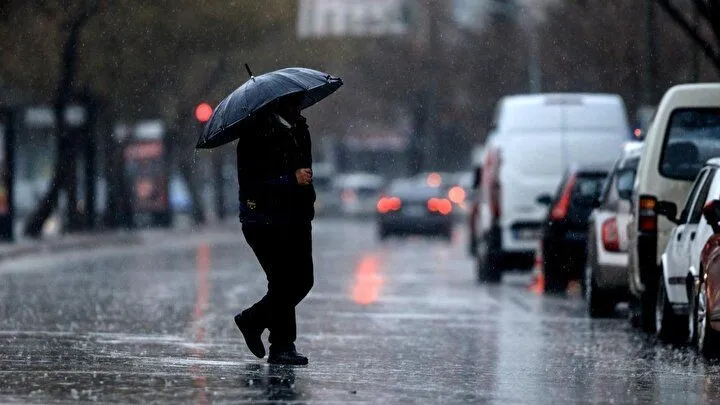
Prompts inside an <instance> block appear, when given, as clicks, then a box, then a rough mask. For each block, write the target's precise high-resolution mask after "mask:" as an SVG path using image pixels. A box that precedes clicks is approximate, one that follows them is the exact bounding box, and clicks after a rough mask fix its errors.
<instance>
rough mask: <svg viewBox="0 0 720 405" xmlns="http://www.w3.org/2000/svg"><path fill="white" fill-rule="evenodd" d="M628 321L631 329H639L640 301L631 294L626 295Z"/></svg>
mask: <svg viewBox="0 0 720 405" xmlns="http://www.w3.org/2000/svg"><path fill="white" fill-rule="evenodd" d="M628 321H630V326H632V327H633V328H639V327H640V325H641V323H642V322H641V319H640V300H639V299H638V297H636V296H635V295H634V294H633V293H632V292H631V293H629V295H628Z"/></svg>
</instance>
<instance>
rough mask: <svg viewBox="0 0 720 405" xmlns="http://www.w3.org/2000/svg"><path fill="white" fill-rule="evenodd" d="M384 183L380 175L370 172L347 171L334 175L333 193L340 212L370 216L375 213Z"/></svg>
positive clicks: (349, 214)
mask: <svg viewBox="0 0 720 405" xmlns="http://www.w3.org/2000/svg"><path fill="white" fill-rule="evenodd" d="M384 185H385V179H383V177H382V176H379V175H376V174H371V173H362V172H357V173H348V174H343V175H339V176H337V177H335V178H334V179H333V182H332V189H333V194H335V197H336V198H337V199H338V203H337V205H338V208H339V211H340V214H342V215H348V216H360V217H362V216H371V215H372V214H373V213H375V205H376V203H377V198H378V195H379V194H380V191H381V190H382V187H383V186H384Z"/></svg>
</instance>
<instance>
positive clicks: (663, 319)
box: [655, 272, 689, 343]
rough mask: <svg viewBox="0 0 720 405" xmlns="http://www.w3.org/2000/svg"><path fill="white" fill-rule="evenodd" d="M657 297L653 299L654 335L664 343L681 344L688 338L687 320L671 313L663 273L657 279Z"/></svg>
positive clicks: (673, 312)
mask: <svg viewBox="0 0 720 405" xmlns="http://www.w3.org/2000/svg"><path fill="white" fill-rule="evenodd" d="M657 285H658V289H657V291H658V292H657V296H656V299H655V334H656V335H657V337H658V339H660V340H662V341H663V342H666V343H681V342H684V341H686V340H687V337H688V333H689V331H688V320H687V318H686V317H684V316H682V315H678V314H676V313H675V311H673V309H672V304H670V301H669V300H668V295H667V287H666V286H665V279H664V277H663V273H662V272H660V277H659V279H658V283H657Z"/></svg>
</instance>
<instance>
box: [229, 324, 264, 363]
mask: <svg viewBox="0 0 720 405" xmlns="http://www.w3.org/2000/svg"><path fill="white" fill-rule="evenodd" d="M243 314H244V312H241V313H239V314H237V315H235V325H237V327H238V329H240V332H242V335H243V337H244V338H245V344H246V345H247V347H248V349H250V351H251V352H252V354H254V355H255V357H257V358H260V359H262V358H263V357H265V345H264V344H263V342H262V339H261V336H262V333H263V330H264V328H261V327H257V326H254V325H252V323H251V322H250V321H249V320H248V319H247V316H245V315H243Z"/></svg>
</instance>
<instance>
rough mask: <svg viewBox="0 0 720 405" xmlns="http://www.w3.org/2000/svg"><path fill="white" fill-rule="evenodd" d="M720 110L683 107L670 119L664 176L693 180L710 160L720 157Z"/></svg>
mask: <svg viewBox="0 0 720 405" xmlns="http://www.w3.org/2000/svg"><path fill="white" fill-rule="evenodd" d="M718 141H720V108H683V109H678V110H675V111H674V112H673V113H672V115H671V116H670V124H669V125H668V129H667V133H666V135H665V143H664V145H663V151H662V155H661V158H660V174H662V175H663V176H665V177H668V178H671V179H678V180H687V181H690V180H693V179H694V178H695V176H696V175H697V173H698V172H699V171H700V169H702V167H703V165H704V164H705V162H707V160H708V159H710V158H713V157H715V156H720V142H718Z"/></svg>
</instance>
